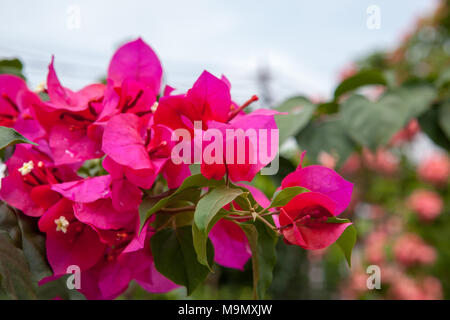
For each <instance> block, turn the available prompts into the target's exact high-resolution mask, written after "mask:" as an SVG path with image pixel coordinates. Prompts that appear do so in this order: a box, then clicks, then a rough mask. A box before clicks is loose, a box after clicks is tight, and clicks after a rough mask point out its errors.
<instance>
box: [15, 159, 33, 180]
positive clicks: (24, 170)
mask: <svg viewBox="0 0 450 320" xmlns="http://www.w3.org/2000/svg"><path fill="white" fill-rule="evenodd" d="M33 169H34V163H33V161H32V160H30V161H28V162H24V163H23V165H22V167H20V168H19V169H18V170H19V172H20V173H21V174H22V175H23V176H26V175H27V174H29V173H30V172H31V171H33Z"/></svg>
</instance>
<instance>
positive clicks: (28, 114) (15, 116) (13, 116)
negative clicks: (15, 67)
mask: <svg viewBox="0 0 450 320" xmlns="http://www.w3.org/2000/svg"><path fill="white" fill-rule="evenodd" d="M27 92H30V91H29V90H28V87H27V85H26V83H25V81H24V80H23V79H21V78H19V77H17V76H14V75H8V74H2V75H0V126H3V127H10V128H14V129H16V130H17V131H18V132H19V133H21V134H22V135H23V136H25V137H26V138H28V139H30V140H32V141H36V142H37V141H38V140H39V139H40V138H42V137H43V136H44V135H45V132H44V130H43V129H42V128H41V126H40V125H39V123H38V122H37V121H36V120H35V119H34V117H33V113H32V110H31V109H30V108H28V107H27V106H26V105H23V104H22V103H21V95H22V94H23V93H27ZM40 142H41V141H39V143H40Z"/></svg>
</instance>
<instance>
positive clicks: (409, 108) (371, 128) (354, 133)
mask: <svg viewBox="0 0 450 320" xmlns="http://www.w3.org/2000/svg"><path fill="white" fill-rule="evenodd" d="M435 97H436V91H435V90H434V89H433V88H431V87H429V86H423V85H421V86H414V87H403V88H399V89H395V90H391V91H389V92H387V93H386V94H385V95H383V96H382V97H381V98H380V99H379V100H378V101H377V102H372V101H369V100H368V99H367V98H365V97H363V96H360V95H354V96H352V97H350V98H349V99H347V100H346V101H345V102H344V103H343V104H342V105H341V108H340V114H341V116H342V122H343V124H344V127H345V128H346V130H347V133H348V134H349V136H350V137H351V138H352V139H353V140H354V141H356V142H358V143H360V144H361V145H363V146H366V147H368V148H369V149H371V150H376V149H377V148H378V147H380V146H385V145H387V144H388V142H389V141H390V139H391V138H392V137H393V136H394V134H396V133H397V132H398V131H399V130H401V129H402V128H403V127H405V125H406V124H407V123H408V121H409V120H411V119H412V118H415V117H418V116H419V115H421V114H422V113H423V112H425V111H426V110H427V108H429V107H430V105H431V104H432V102H433V100H434V98H435Z"/></svg>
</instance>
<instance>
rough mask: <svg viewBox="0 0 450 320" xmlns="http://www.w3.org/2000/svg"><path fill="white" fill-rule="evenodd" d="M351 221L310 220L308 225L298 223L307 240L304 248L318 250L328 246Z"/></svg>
mask: <svg viewBox="0 0 450 320" xmlns="http://www.w3.org/2000/svg"><path fill="white" fill-rule="evenodd" d="M349 225H351V223H326V222H308V223H307V224H306V225H303V224H300V223H299V224H297V227H298V230H299V231H300V233H301V235H302V237H303V239H304V240H305V242H306V246H303V248H304V249H309V250H317V249H323V248H326V247H328V246H329V245H331V244H333V243H335V242H336V240H337V239H339V237H340V236H341V234H342V233H343V232H344V231H345V229H347V227H348V226H349Z"/></svg>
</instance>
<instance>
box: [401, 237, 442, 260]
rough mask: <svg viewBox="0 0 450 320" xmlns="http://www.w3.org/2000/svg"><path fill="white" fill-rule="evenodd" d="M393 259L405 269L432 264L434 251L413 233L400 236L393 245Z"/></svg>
mask: <svg viewBox="0 0 450 320" xmlns="http://www.w3.org/2000/svg"><path fill="white" fill-rule="evenodd" d="M394 256H395V259H396V260H397V261H398V262H399V263H400V264H402V265H404V266H405V267H409V266H412V265H417V264H425V265H427V264H432V263H434V261H435V260H436V250H435V249H434V248H433V247H431V246H429V245H427V244H426V243H425V242H424V241H423V240H422V238H420V237H419V236H418V235H416V234H414V233H407V234H404V235H402V236H401V237H400V238H398V239H397V241H396V242H395V244H394Z"/></svg>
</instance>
